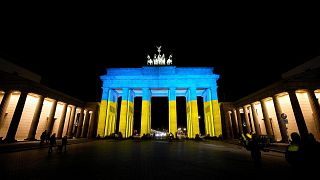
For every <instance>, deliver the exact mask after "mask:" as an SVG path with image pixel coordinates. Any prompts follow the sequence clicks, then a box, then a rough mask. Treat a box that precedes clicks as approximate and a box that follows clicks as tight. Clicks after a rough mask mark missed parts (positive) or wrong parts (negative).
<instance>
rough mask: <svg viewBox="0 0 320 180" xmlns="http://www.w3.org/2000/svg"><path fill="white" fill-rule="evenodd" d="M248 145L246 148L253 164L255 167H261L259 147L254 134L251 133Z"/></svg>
mask: <svg viewBox="0 0 320 180" xmlns="http://www.w3.org/2000/svg"><path fill="white" fill-rule="evenodd" d="M248 146H249V148H248V149H249V150H250V151H251V158H252V160H253V161H254V165H255V166H256V167H261V147H260V144H259V139H258V136H257V135H256V134H254V135H252V139H251V140H250V141H249V144H248Z"/></svg>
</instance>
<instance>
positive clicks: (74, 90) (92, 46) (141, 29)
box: [0, 4, 320, 101]
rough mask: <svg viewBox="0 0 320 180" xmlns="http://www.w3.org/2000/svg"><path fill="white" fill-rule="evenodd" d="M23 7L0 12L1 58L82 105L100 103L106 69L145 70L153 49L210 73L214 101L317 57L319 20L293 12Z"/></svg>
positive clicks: (308, 12)
mask: <svg viewBox="0 0 320 180" xmlns="http://www.w3.org/2000/svg"><path fill="white" fill-rule="evenodd" d="M28 5H29V6H28V8H26V7H25V6H24V5H21V6H16V5H15V6H10V7H6V8H4V9H3V10H1V16H0V20H1V22H0V23H1V24H0V32H1V33H0V45H1V46H0V57H3V58H6V59H7V60H10V61H12V62H14V63H16V64H18V65H20V66H23V67H25V68H27V69H29V70H31V71H33V72H35V73H37V74H39V75H41V76H42V83H43V84H45V85H47V86H49V87H51V88H53V89H56V90H59V91H62V92H64V93H66V94H69V95H71V96H73V97H76V98H79V99H81V100H84V101H100V98H101V82H100V80H99V76H100V75H103V74H104V73H105V68H108V67H142V66H145V65H146V60H147V59H146V56H147V55H148V54H149V55H150V56H153V54H154V53H156V46H160V45H161V46H162V47H163V48H162V50H163V51H162V52H163V53H165V54H166V56H167V57H168V55H169V54H173V65H175V66H177V67H185V66H189V67H190V66H194V67H201V66H210V67H214V68H215V70H214V72H215V73H217V74H219V75H220V79H219V81H218V86H219V87H218V97H219V100H220V101H235V100H238V99H239V98H241V97H244V96H246V95H248V94H250V93H253V92H255V91H257V90H259V89H261V88H263V87H265V86H267V85H269V84H271V83H274V82H276V81H277V80H279V79H280V78H281V74H282V73H284V72H286V71H288V70H290V69H291V68H294V67H295V66H297V65H299V64H301V63H303V62H305V61H307V60H310V59H311V58H313V57H316V56H319V55H320V45H319V42H320V41H319V40H320V38H319V37H320V33H319V32H320V31H319V30H320V29H319V27H318V24H319V13H318V11H316V9H311V8H306V7H302V6H300V5H296V6H295V7H289V6H287V5H284V6H276V7H274V6H270V7H268V6H266V5H264V6H261V5H259V6H258V7H257V8H250V7H251V6H250V7H249V6H246V5H244V6H245V7H242V8H239V7H238V6H237V5H234V6H227V5H223V6H219V5H210V6H209V5H196V6H195V5H193V4H188V5H186V6H180V5H172V4H168V5H163V4H162V5H160V4H156V5H155V6H154V5H150V6H147V7H145V6H143V7H142V5H141V6H140V5H137V4H136V5H137V6H138V7H137V8H133V7H131V6H130V5H128V6H126V7H123V6H113V5H109V6H107V5H105V6H99V5H87V4H82V5H79V4H72V5H63V6H62V5H61V6H60V5H50V6H49V5H43V7H42V8H38V7H37V6H32V5H30V4H28Z"/></svg>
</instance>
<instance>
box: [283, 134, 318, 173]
mask: <svg viewBox="0 0 320 180" xmlns="http://www.w3.org/2000/svg"><path fill="white" fill-rule="evenodd" d="M290 137H291V141H290V144H289V145H288V146H287V148H286V153H285V158H286V160H287V162H288V163H290V164H291V165H293V166H294V167H308V168H309V167H311V166H312V165H313V164H315V163H317V162H319V160H320V155H319V152H320V143H319V142H317V141H316V139H315V137H314V135H313V134H312V133H309V134H308V135H307V136H302V137H301V136H300V135H299V134H298V133H297V132H293V133H291V134H290Z"/></svg>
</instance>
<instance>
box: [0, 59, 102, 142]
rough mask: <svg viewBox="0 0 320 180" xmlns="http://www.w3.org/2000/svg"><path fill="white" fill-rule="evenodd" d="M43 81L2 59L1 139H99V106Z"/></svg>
mask: <svg viewBox="0 0 320 180" xmlns="http://www.w3.org/2000/svg"><path fill="white" fill-rule="evenodd" d="M40 80H41V77H40V76H39V75H37V74H35V73H32V72H30V71H28V70H26V69H24V68H22V67H19V66H17V65H15V64H12V63H10V62H8V61H6V60H4V59H2V58H0V82H1V83H0V137H2V139H3V140H4V141H5V142H14V141H16V140H18V141H21V140H35V139H40V135H41V134H42V132H43V131H45V130H47V132H48V133H50V134H52V133H56V137H57V138H58V139H59V138H61V137H63V136H65V135H67V136H68V138H73V137H76V138H80V137H82V138H93V137H95V136H96V128H97V120H96V119H97V114H98V103H95V102H92V103H86V102H83V101H80V100H78V99H76V98H73V97H71V96H69V95H66V94H64V93H61V92H59V91H56V90H53V89H50V88H48V87H46V86H44V85H42V84H40Z"/></svg>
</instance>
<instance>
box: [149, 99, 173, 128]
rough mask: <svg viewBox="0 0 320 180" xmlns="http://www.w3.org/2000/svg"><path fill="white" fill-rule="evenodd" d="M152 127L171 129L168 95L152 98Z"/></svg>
mask: <svg viewBox="0 0 320 180" xmlns="http://www.w3.org/2000/svg"><path fill="white" fill-rule="evenodd" d="M151 129H154V130H158V131H166V132H168V129H169V105H168V97H152V98H151Z"/></svg>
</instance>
